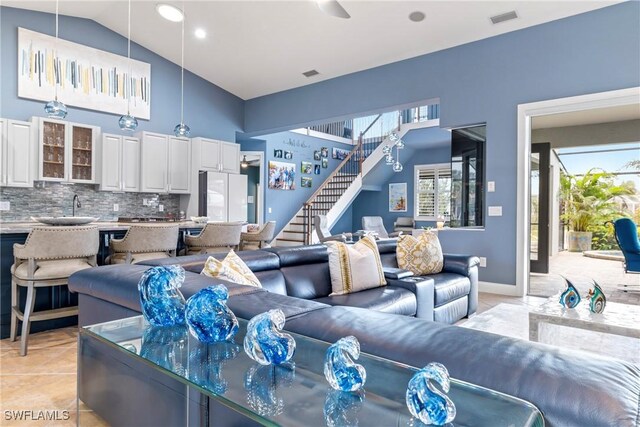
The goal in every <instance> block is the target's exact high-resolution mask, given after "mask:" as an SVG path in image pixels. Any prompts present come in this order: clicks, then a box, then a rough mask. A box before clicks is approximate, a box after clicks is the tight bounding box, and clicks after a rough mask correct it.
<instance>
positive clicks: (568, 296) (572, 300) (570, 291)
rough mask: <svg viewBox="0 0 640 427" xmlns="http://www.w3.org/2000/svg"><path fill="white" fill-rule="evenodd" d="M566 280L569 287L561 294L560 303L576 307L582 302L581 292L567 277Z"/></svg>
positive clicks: (568, 306)
mask: <svg viewBox="0 0 640 427" xmlns="http://www.w3.org/2000/svg"><path fill="white" fill-rule="evenodd" d="M564 280H565V281H566V282H567V289H565V290H564V292H562V294H561V295H560V304H562V305H563V306H564V307H567V308H576V306H577V305H578V304H580V294H579V293H578V290H577V289H576V288H575V286H573V283H571V282H570V281H569V280H567V279H566V278H565V279H564Z"/></svg>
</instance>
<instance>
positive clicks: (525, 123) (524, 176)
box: [516, 87, 640, 296]
mask: <svg viewBox="0 0 640 427" xmlns="http://www.w3.org/2000/svg"><path fill="white" fill-rule="evenodd" d="M630 104H640V87H632V88H628V89H620V90H613V91H609V92H600V93H592V94H588V95H580V96H572V97H569V98H559V99H551V100H547V101H539V102H531V103H528V104H520V105H518V159H517V162H518V172H517V174H518V177H517V204H518V205H517V228H516V233H517V234H516V238H517V240H516V241H517V243H516V257H517V258H516V295H518V296H524V295H526V293H527V289H528V284H529V250H530V247H529V245H530V236H529V215H530V212H529V186H530V184H529V180H530V163H529V162H530V157H531V118H532V117H536V116H546V115H549V114H558V113H566V112H571V111H581V110H590V109H594V108H605V107H616V106H621V105H630Z"/></svg>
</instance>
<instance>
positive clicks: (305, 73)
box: [302, 70, 320, 77]
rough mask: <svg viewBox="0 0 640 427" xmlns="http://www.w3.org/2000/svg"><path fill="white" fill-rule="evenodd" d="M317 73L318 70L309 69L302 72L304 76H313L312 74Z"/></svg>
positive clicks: (315, 74)
mask: <svg viewBox="0 0 640 427" xmlns="http://www.w3.org/2000/svg"><path fill="white" fill-rule="evenodd" d="M318 74H320V73H319V72H318V70H309V71H305V72H304V73H302V75H303V76H305V77H313V76H317V75H318Z"/></svg>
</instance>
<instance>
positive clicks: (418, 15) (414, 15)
mask: <svg viewBox="0 0 640 427" xmlns="http://www.w3.org/2000/svg"><path fill="white" fill-rule="evenodd" d="M424 18H425V14H424V13H423V12H420V11H419V10H416V11H415V12H411V13H410V14H409V19H410V20H411V21H413V22H421V21H424Z"/></svg>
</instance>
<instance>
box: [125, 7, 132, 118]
mask: <svg viewBox="0 0 640 427" xmlns="http://www.w3.org/2000/svg"><path fill="white" fill-rule="evenodd" d="M128 9H129V10H128V14H129V15H128V16H129V17H128V22H127V58H128V60H127V62H128V65H129V75H128V76H127V77H128V78H127V82H126V83H125V86H124V90H126V91H127V116H130V115H131V0H129V7H128ZM127 87H128V88H129V90H127Z"/></svg>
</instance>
